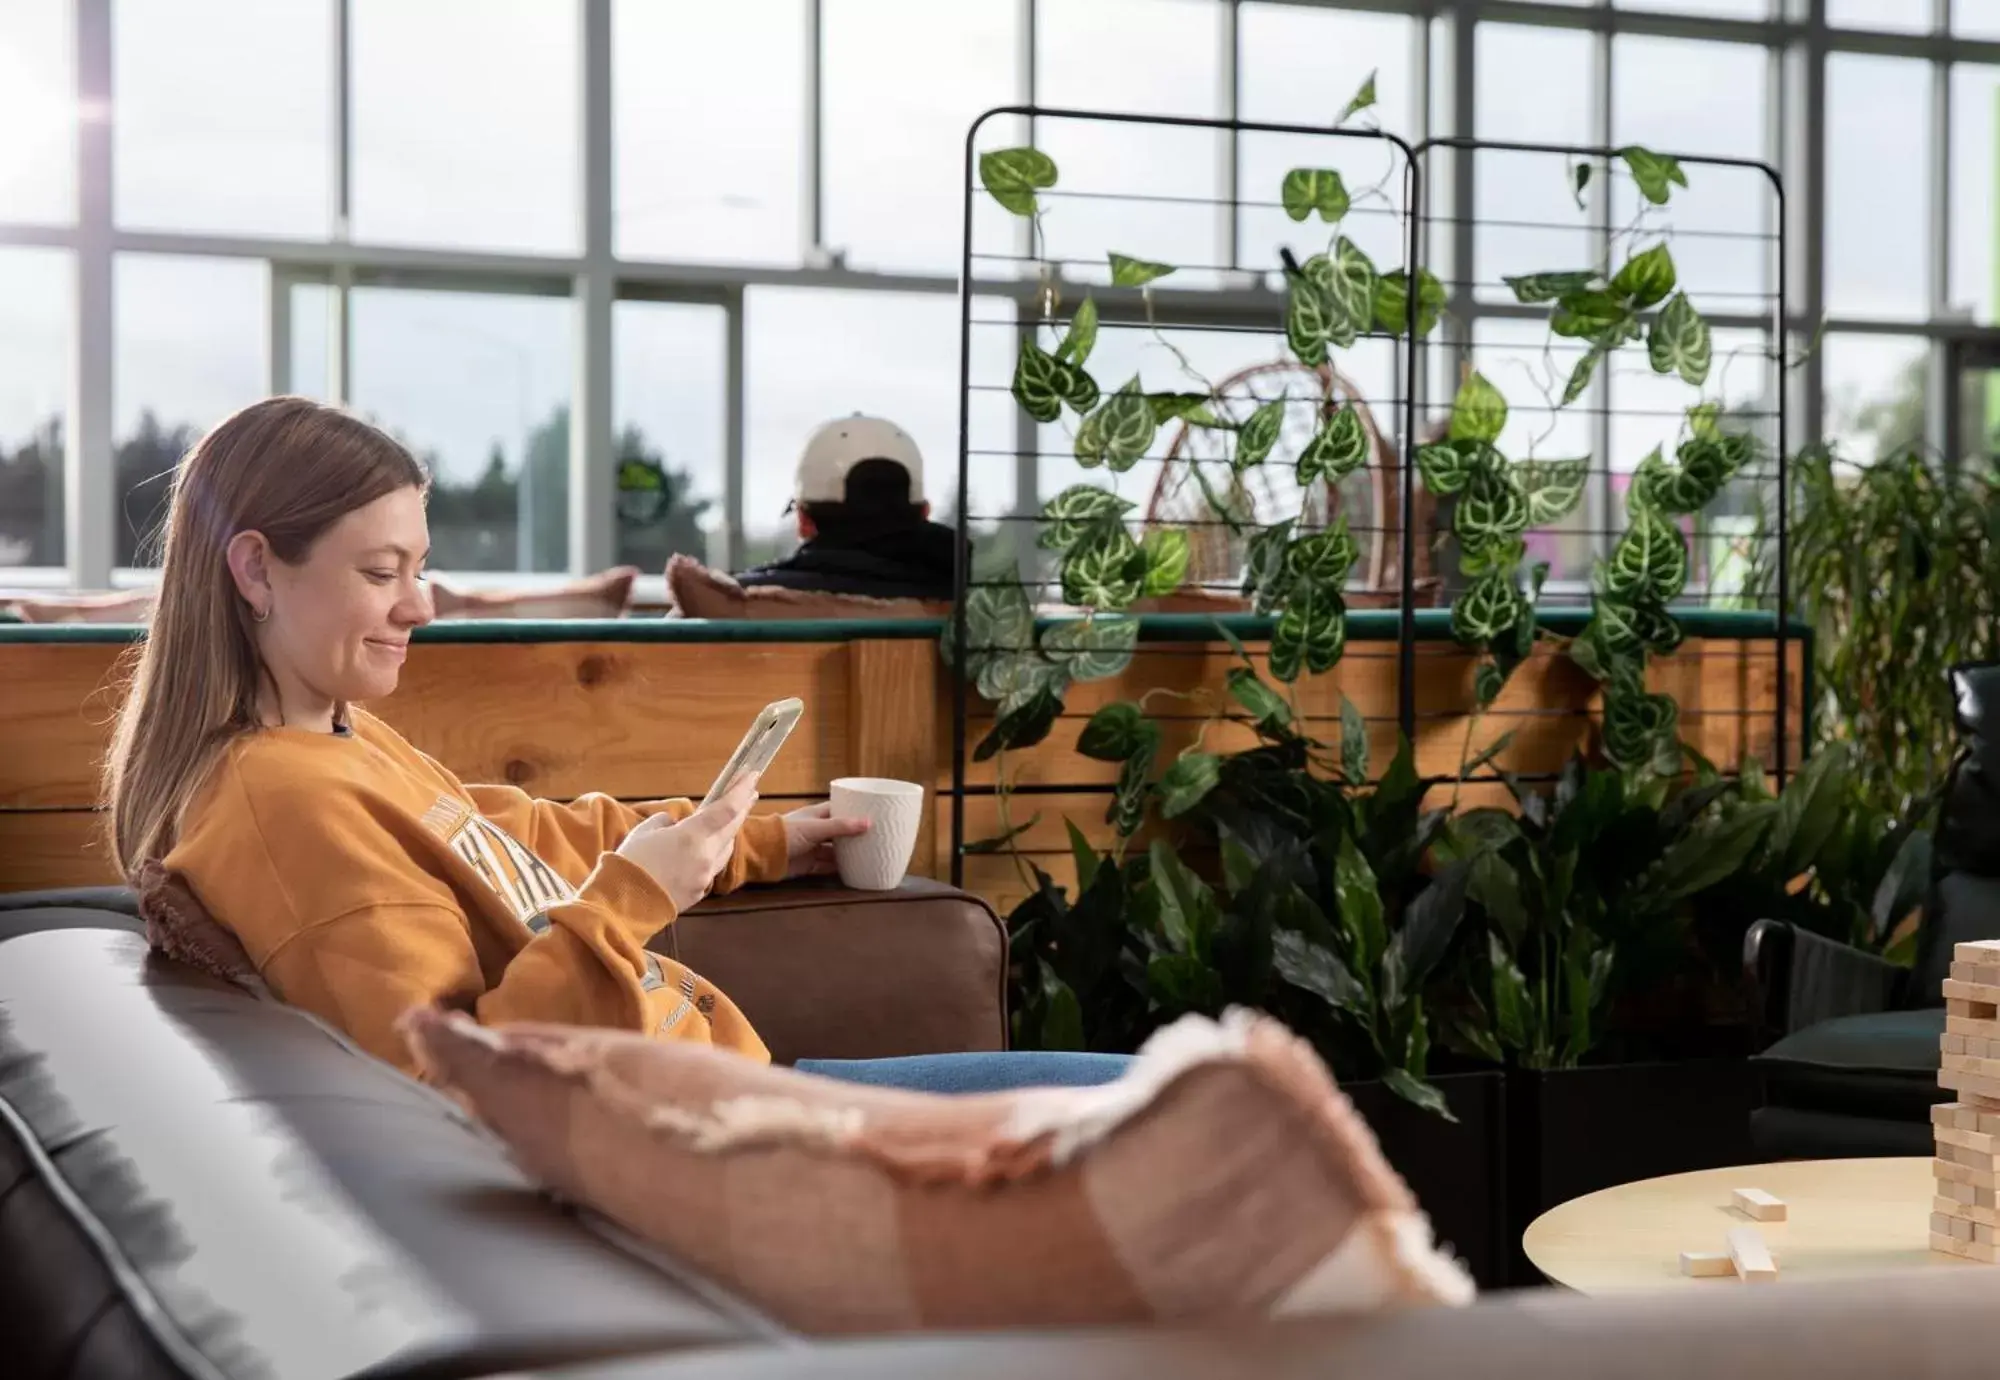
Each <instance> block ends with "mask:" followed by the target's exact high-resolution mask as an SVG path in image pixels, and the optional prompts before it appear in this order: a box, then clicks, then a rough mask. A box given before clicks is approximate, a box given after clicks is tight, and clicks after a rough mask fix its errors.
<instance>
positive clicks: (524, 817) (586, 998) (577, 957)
mask: <svg viewBox="0 0 2000 1380" xmlns="http://www.w3.org/2000/svg"><path fill="white" fill-rule="evenodd" d="M351 718H352V731H351V732H350V733H345V734H327V733H314V732H310V731H306V730H303V729H288V728H272V729H260V730H257V731H255V732H252V733H249V734H247V735H245V736H243V737H241V738H239V739H237V740H236V741H235V742H234V743H232V744H231V745H230V746H229V748H228V750H227V751H226V752H225V753H224V755H223V758H222V760H221V761H220V762H219V763H218V764H217V766H216V768H215V770H214V773H213V774H212V776H211V777H210V779H209V781H208V782H207V783H206V784H205V785H204V787H203V789H202V791H201V793H200V794H199V795H198V796H197V798H196V800H195V803H194V805H193V807H192V808H191V809H190V810H189V811H188V815H187V818H186V819H185V820H184V821H183V822H182V826H181V834H180V841H179V843H178V844H176V845H175V847H174V849H173V851H172V852H171V853H170V854H169V855H168V856H167V857H166V859H165V860H164V861H165V865H166V867H167V868H168V870H169V871H172V872H176V873H179V874H180V875H181V876H182V877H183V878H185V879H186V881H187V883H188V885H189V886H190V887H191V888H192V889H193V891H194V893H195V895H196V896H197V897H199V898H200V900H201V903H202V905H203V906H204V907H205V908H206V909H207V910H208V912H209V913H210V914H211V915H212V916H214V917H215V919H216V920H218V921H219V922H221V923H222V924H223V925H225V926H227V927H228V928H229V929H230V930H231V931H233V932H234V933H235V935H236V937H237V938H238V939H239V940H240V941H242V944H243V947H244V949H245V951H246V952H247V953H248V954H249V956H250V959H251V961H252V962H253V963H255V964H256V965H257V968H258V971H259V972H261V973H262V974H263V976H264V980H265V981H266V982H267V983H268V984H269V985H270V986H271V988H272V990H273V991H274V992H276V993H277V994H278V995H279V996H280V997H282V998H283V999H284V1000H286V1001H288V1002H291V1003H293V1004H294V1005H297V1006H302V1007H304V1008H306V1009H307V1010H308V1011H311V1012H313V1013H314V1014H315V1015H318V1016H320V1017H322V1018H323V1019H325V1020H327V1021H330V1022H331V1023H332V1024H334V1025H335V1026H338V1027H339V1028H340V1029H342V1030H344V1031H346V1032H347V1034H348V1035H350V1036H351V1037H352V1038H353V1039H354V1040H355V1041H356V1042H357V1043H359V1044H360V1045H361V1047H362V1048H364V1049H366V1050H367V1051H368V1052H369V1053H371V1054H374V1055H375V1056H377V1057H378V1058H381V1059H385V1060H387V1061H388V1062H389V1063H392V1064H395V1065H396V1066H397V1067H399V1068H401V1069H404V1070H405V1071H408V1072H412V1073H414V1072H415V1069H416V1065H415V1062H414V1061H413V1060H412V1059H411V1058H410V1055H409V1052H408V1050H406V1049H405V1048H404V1046H403V1041H402V1039H401V1037H400V1036H398V1035H397V1034H396V1031H395V1022H396V1019H397V1017H399V1016H401V1015H402V1014H403V1013H404V1012H405V1011H407V1010H409V1009H410V1008H411V1007H413V1006H421V1005H426V1004H430V1003H438V1004H441V1005H444V1006H446V1007H450V1008H453V1009H456V1010H461V1011H466V1012H470V1013H471V1014H472V1015H473V1016H474V1017H476V1018H477V1019H478V1020H479V1021H480V1022H481V1023H482V1024H486V1025H493V1024H498V1023H500V1022H504V1021H556V1022H564V1023H568V1024H573V1025H603V1026H614V1027H618V1028H622V1029H626V1030H636V1031H641V1032H652V1033H654V1034H657V1035H659V1036H662V1037H664V1038H668V1039H677V1040H694V1041H698V1042H700V1043H703V1044H714V1045H719V1046H723V1047H725V1048H728V1049H733V1050H736V1051H737V1052H739V1053H742V1054H747V1055H750V1056H751V1057H753V1058H757V1059H760V1060H768V1059H769V1058H770V1054H769V1053H768V1051H766V1050H765V1048H764V1043H763V1041H761V1040H760V1039H758V1038H757V1033H756V1032H755V1031H754V1030H752V1029H751V1028H750V1023H749V1022H748V1021H747V1020H745V1019H744V1017H743V1013H742V1012H740V1011H738V1010H737V1009H736V1006H735V1005H734V1004H733V1003H732V1002H731V1001H730V1000H729V998H728V997H726V996H724V995H723V994H722V993H721V992H720V991H718V990H717V989H716V988H715V987H714V986H713V985H711V984H710V983H708V982H707V981H705V980H704V979H702V978H701V977H700V976H698V975H697V974H695V973H694V972H692V971H690V970H689V969H687V968H685V967H683V966H682V965H680V964H678V963H676V962H674V961H673V960H672V959H670V958H667V957H665V956H663V955H660V954H655V953H651V952H648V950H647V949H646V941H647V940H648V939H650V938H652V937H653V936H654V935H655V934H657V933H659V931H661V930H662V929H664V928H666V927H667V926H668V925H670V924H672V923H673V920H674V917H675V909H674V903H673V900H672V899H671V898H670V897H669V896H668V895H667V893H666V891H665V890H664V889H663V888H662V887H661V886H660V885H659V884H658V883H657V882H655V881H654V880H653V878H652V876H651V874H649V873H647V872H646V871H645V870H644V869H643V868H641V867H639V866H638V865H637V864H636V863H633V862H630V861H628V860H627V859H625V858H623V857H620V856H619V855H618V854H617V853H614V852H612V851H610V850H612V849H614V848H616V847H617V846H618V844H619V842H620V841H621V840H622V839H624V837H625V835H626V834H627V833H628V832H630V831H631V829H632V827H633V826H634V825H636V824H637V823H638V822H639V821H640V820H642V819H644V818H646V817H647V816H648V815H653V814H661V813H664V814H668V815H671V816H673V817H674V818H675V819H680V818H684V817H685V816H686V815H688V814H689V813H691V812H692V810H693V808H694V807H693V805H692V804H691V803H690V802H689V801H686V800H665V801H659V802H655V803H653V804H648V805H641V806H638V807H636V808H635V807H633V806H629V805H624V804H621V803H620V802H618V801H616V800H613V799H611V798H610V797H609V796H604V795H596V794H592V795H586V796H583V797H582V798H581V799H578V800H575V801H572V802H569V803H566V804H565V803H561V802H557V801H551V800H537V799H534V798H533V797H531V796H529V795H527V794H526V793H525V792H523V791H520V790H517V789H516V788H514V787H512V786H467V785H465V784H464V783H462V782H461V781H459V779H458V778H457V777H455V776H453V775H452V774H451V773H450V772H448V771H446V770H445V769H444V768H443V767H442V766H440V765H438V764H437V763H436V762H434V761H432V760H431V759H430V758H429V757H427V756H425V755H424V754H423V753H421V752H419V751H417V749H415V748H414V747H412V746H410V744H409V743H407V742H405V741H404V740H403V739H402V738H401V737H400V736H398V735H397V734H396V732H395V731H394V730H392V729H391V728H389V727H388V725H386V724H384V723H383V722H382V721H381V720H379V719H377V718H374V717H373V716H372V715H369V714H367V713H364V712H362V711H360V710H354V711H352V712H351ZM785 871H786V848H785V829H784V821H783V820H781V819H780V818H778V817H777V816H775V815H768V816H758V817H754V818H752V819H751V820H749V821H748V822H747V823H746V824H745V825H744V826H743V832H742V833H741V834H740V835H739V836H738V838H737V843H736V851H735V854H734V856H733V857H732V858H731V859H730V862H729V865H728V866H727V867H726V868H724V869H723V872H722V874H721V875H720V876H719V877H717V878H716V882H715V890H717V891H729V890H732V889H734V888H736V887H739V886H742V885H743V884H745V883H747V882H771V881H778V880H780V879H782V878H783V876H784V875H785Z"/></svg>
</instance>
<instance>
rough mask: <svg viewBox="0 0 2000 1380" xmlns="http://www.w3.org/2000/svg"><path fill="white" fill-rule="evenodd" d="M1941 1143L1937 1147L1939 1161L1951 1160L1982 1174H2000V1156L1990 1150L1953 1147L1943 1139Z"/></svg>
mask: <svg viewBox="0 0 2000 1380" xmlns="http://www.w3.org/2000/svg"><path fill="white" fill-rule="evenodd" d="M1951 1134H1953V1135H1955V1136H1956V1135H1962V1134H1964V1133H1963V1132H1960V1131H1953V1132H1952V1133H1951ZM1940 1141H1941V1143H1940V1144H1939V1145H1938V1147H1937V1157H1938V1158H1939V1159H1941V1160H1950V1161H1951V1162H1952V1163H1953V1164H1962V1165H1964V1166H1965V1167H1966V1168H1967V1169H1976V1170H1978V1171H1979V1172H1980V1173H1982V1174H2000V1155H1995V1154H1994V1153H1993V1152H1992V1151H1990V1150H1970V1149H1967V1148H1966V1147H1965V1146H1963V1145H1953V1144H1951V1143H1949V1142H1946V1141H1942V1138H1940Z"/></svg>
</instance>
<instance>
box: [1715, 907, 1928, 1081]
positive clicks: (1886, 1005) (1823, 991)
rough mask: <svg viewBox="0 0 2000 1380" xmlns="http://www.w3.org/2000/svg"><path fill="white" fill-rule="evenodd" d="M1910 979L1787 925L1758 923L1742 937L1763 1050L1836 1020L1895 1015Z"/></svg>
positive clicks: (1757, 1035)
mask: <svg viewBox="0 0 2000 1380" xmlns="http://www.w3.org/2000/svg"><path fill="white" fill-rule="evenodd" d="M1908 976H1909V970H1908V969H1907V968H1899V967H1897V966H1896V965H1895V964H1893V963H1887V962H1884V961H1883V960H1882V959H1880V958H1877V957H1876V956H1875V955H1873V954H1869V953H1863V952H1862V951H1861V950H1859V949H1857V948H1854V947H1853V946H1851V945H1848V944H1841V943H1838V942H1836V941H1835V940H1831V939H1826V938H1823V937H1822V936H1820V935H1817V934H1814V933H1813V932H1812V931H1810V930H1802V929H1800V928H1799V927H1798V926H1796V925H1793V924H1790V923H1789V922H1787V921H1783V920H1759V921H1757V923H1755V924H1754V925H1752V926H1751V927H1750V930H1749V932H1748V933H1747V934H1745V935H1744V936H1743V977H1744V981H1745V983H1746V984H1747V985H1748V987H1749V996H1750V1019H1751V1033H1752V1037H1753V1039H1754V1040H1755V1042H1756V1047H1757V1048H1758V1049H1760V1050H1761V1049H1763V1048H1764V1047H1765V1046H1767V1045H1769V1044H1770V1043H1771V1042H1773V1041H1774V1040H1777V1039H1780V1038H1781V1037H1783V1036H1786V1035H1789V1034H1791V1033H1792V1032H1793V1031H1795V1030H1803V1029H1805V1028H1806V1027H1807V1026H1809V1025H1817V1024H1818V1023H1819V1022H1821V1021H1826V1020H1832V1019H1833V1018H1834V1017H1835V1016H1859V1015H1862V1014H1864V1013H1867V1012H1874V1011H1889V1010H1892V1009H1894V1008H1895V1006H1896V1005H1897V1000H1898V998H1899V997H1900V996H1901V994H1902V990H1903V984H1904V982H1905V980H1906V979H1907V978H1908Z"/></svg>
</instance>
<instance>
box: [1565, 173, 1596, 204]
mask: <svg viewBox="0 0 2000 1380" xmlns="http://www.w3.org/2000/svg"><path fill="white" fill-rule="evenodd" d="M1595 166H1596V165H1595V164H1592V163H1579V164H1577V165H1576V167H1575V168H1574V169H1573V170H1572V171H1571V172H1570V179H1571V181H1572V183H1573V186H1572V187H1571V189H1570V195H1571V196H1573V197H1575V198H1576V209H1577V210H1579V211H1581V210H1582V209H1583V189H1584V188H1586V187H1588V186H1589V185H1590V173H1591V169H1592V168H1594V167H1595Z"/></svg>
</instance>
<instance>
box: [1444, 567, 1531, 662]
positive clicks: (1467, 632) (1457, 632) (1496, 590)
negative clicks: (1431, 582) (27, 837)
mask: <svg viewBox="0 0 2000 1380" xmlns="http://www.w3.org/2000/svg"><path fill="white" fill-rule="evenodd" d="M1527 603H1528V601H1527V600H1526V599H1525V598H1523V597H1522V595H1521V591H1520V590H1519V589H1518V588H1517V587H1516V586H1515V584H1514V579H1513V576H1512V575H1511V574H1508V573H1506V572H1495V573H1493V574H1491V575H1485V576H1481V577H1480V578H1479V579H1478V580H1477V581H1475V582H1474V583H1473V585H1472V587H1471V588H1469V589H1467V590H1466V591H1465V593H1463V594H1461V595H1459V596H1458V598H1457V599H1456V600H1455V601H1454V602H1453V603H1452V606H1451V631H1452V635H1453V636H1454V637H1456V638H1457V639H1458V640H1459V641H1461V642H1463V643H1466V644H1467V645H1469V646H1477V645H1480V644H1482V643H1486V642H1491V641H1492V640H1493V639H1494V638H1496V637H1499V636H1500V635H1501V634H1502V633H1505V632H1511V631H1512V630H1513V628H1514V625H1515V624H1517V623H1519V622H1520V621H1521V619H1523V618H1524V617H1526V616H1527V614H1528V607H1527Z"/></svg>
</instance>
